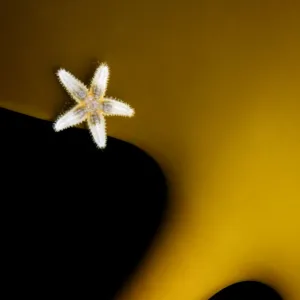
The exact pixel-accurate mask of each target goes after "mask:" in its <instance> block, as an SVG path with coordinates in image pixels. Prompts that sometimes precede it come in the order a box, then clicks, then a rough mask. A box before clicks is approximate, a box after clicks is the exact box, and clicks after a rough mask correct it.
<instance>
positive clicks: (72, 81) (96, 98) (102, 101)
mask: <svg viewBox="0 0 300 300" xmlns="http://www.w3.org/2000/svg"><path fill="white" fill-rule="evenodd" d="M57 76H58V78H59V80H60V82H61V84H62V85H63V86H64V88H65V89H66V90H67V92H68V93H69V94H70V96H71V97H72V98H73V99H74V100H75V101H76V102H77V105H76V106H74V107H73V108H72V109H70V110H69V111H67V112H66V113H65V114H63V115H61V116H60V117H59V118H58V119H57V120H56V122H55V123H54V130H55V131H61V130H64V129H66V128H69V127H72V126H75V125H78V124H80V123H82V122H84V121H87V123H88V127H89V130H90V132H91V134H92V137H93V140H94V142H95V143H96V145H97V146H98V147H99V148H102V149H103V148H105V147H106V140H107V135H106V126H105V118H104V117H105V116H124V117H132V116H133V115H134V109H133V108H131V107H130V106H129V105H128V104H126V103H123V102H122V101H118V100H116V99H114V98H109V97H104V96H105V92H106V87H107V83H108V77H109V68H108V66H107V65H106V64H100V66H99V67H98V68H97V70H96V72H95V74H94V77H93V79H92V81H91V85H90V88H89V89H88V88H87V87H86V86H85V85H84V84H83V83H82V82H81V81H79V80H78V79H77V78H75V77H74V76H73V75H72V74H71V73H69V72H68V71H66V70H64V69H60V70H58V72H57Z"/></svg>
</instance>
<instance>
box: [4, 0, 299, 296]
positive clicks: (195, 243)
mask: <svg viewBox="0 0 300 300" xmlns="http://www.w3.org/2000/svg"><path fill="white" fill-rule="evenodd" d="M5 2H6V1H5ZM17 2H19V3H17V4H15V3H14V1H12V2H8V1H7V2H6V3H5V4H4V8H3V7H2V9H1V12H0V14H1V15H0V28H1V29H0V31H1V37H2V40H1V44H2V46H1V50H0V53H1V56H0V59H1V75H0V76H1V94H0V106H1V107H5V108H9V109H11V110H14V111H19V112H23V113H25V114H28V115H33V116H36V117H39V118H42V119H48V120H53V119H54V118H55V117H56V116H57V114H58V113H59V112H60V111H61V109H62V108H63V103H64V102H65V101H66V100H67V99H68V96H67V95H66V94H65V92H64V90H63V89H62V88H61V86H60V85H59V84H58V81H57V79H56V77H55V75H54V72H55V71H56V69H57V68H59V67H64V68H66V69H68V70H69V71H71V72H72V73H73V74H75V75H76V76H78V77H79V78H80V79H82V80H83V81H87V80H89V78H90V77H91V75H92V73H93V71H94V69H95V67H96V66H97V63H98V62H101V61H106V62H107V63H108V64H109V66H110V67H111V80H110V84H109V87H108V94H109V95H111V96H116V97H119V98H121V99H123V100H124V101H125V102H128V103H130V104H131V105H132V106H133V107H134V108H135V109H136V116H135V118H134V119H130V120H127V119H126V120H124V119H122V118H111V119H109V120H108V131H109V135H111V136H114V137H118V138H120V139H124V140H127V141H130V142H132V143H133V144H136V145H137V146H140V147H141V148H143V149H145V150H146V151H148V152H149V153H150V154H151V155H152V156H153V157H154V158H155V159H156V160H157V161H158V162H159V163H160V164H161V166H162V167H163V169H164V171H165V173H166V176H167V177H168V180H169V183H170V189H171V198H170V203H171V206H170V209H169V211H168V215H167V218H166V220H165V223H164V224H163V225H162V228H161V232H160V234H159V235H158V236H157V239H156V240H155V242H154V244H153V247H152V248H151V249H150V250H149V253H148V255H147V256H146V257H145V260H144V261H143V263H142V264H141V266H140V268H139V269H138V270H137V272H136V274H135V276H134V278H132V280H131V281H130V282H129V283H128V284H127V286H126V287H125V288H124V291H123V293H122V294H121V295H119V296H118V299H122V300H140V299H142V300H160V299H163V300H183V299H189V300H204V299H207V298H208V297H209V296H211V295H212V294H213V293H215V292H216V291H217V290H219V289H220V288H223V287H224V286H225V285H228V284H230V283H233V282H235V281H239V280H245V279H255V280H259V281H264V282H266V283H269V284H271V285H272V286H274V287H275V288H277V289H278V291H279V292H281V293H282V295H284V296H285V297H286V299H290V300H293V299H295V300H296V299H299V295H300V284H299V283H300V185H299V180H300V156H299V150H300V104H299V103H300V2H299V1H296V0H295V1H288V0H287V1H283V0H282V1H279V0H248V1H246V0H235V1H234V0H227V1H225V0H223V1H222V0H207V1H204V0H202V1H201V0H198V1H189V0H186V1H180V0H174V1H166V0H152V1H136V0H126V1H121V0H116V1H97V0H74V1H67V0H66V1H58V0H57V1H56V0H43V1H35V0H24V1H17ZM2 6H3V5H2ZM141 201H142V199H141Z"/></svg>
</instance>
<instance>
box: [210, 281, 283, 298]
mask: <svg viewBox="0 0 300 300" xmlns="http://www.w3.org/2000/svg"><path fill="white" fill-rule="evenodd" d="M282 299H283V298H282V297H281V296H280V295H279V294H278V292H277V291H275V290H274V289H273V288H272V287H270V286H268V285H266V284H264V283H261V282H257V281H243V282H238V283H235V284H233V285H230V286H228V287H226V288H224V289H223V290H221V291H220V292H218V293H217V294H215V295H214V296H213V297H211V298H210V299H209V300H282Z"/></svg>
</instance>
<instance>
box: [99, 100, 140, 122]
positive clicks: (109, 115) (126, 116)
mask: <svg viewBox="0 0 300 300" xmlns="http://www.w3.org/2000/svg"><path fill="white" fill-rule="evenodd" d="M103 99H104V101H105V100H113V101H117V102H121V103H123V104H125V105H127V106H128V107H129V108H130V109H131V110H132V115H130V116H128V115H120V114H107V113H104V112H103V115H104V116H106V117H114V116H117V117H123V118H132V117H134V116H135V109H134V108H133V107H131V105H129V104H128V103H126V102H124V101H123V100H120V99H118V98H114V97H104V98H103Z"/></svg>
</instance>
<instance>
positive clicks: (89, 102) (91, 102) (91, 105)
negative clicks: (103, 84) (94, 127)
mask: <svg viewBox="0 0 300 300" xmlns="http://www.w3.org/2000/svg"><path fill="white" fill-rule="evenodd" d="M85 105H86V110H87V111H89V112H93V111H96V110H102V104H101V102H100V101H99V100H96V99H95V98H94V97H93V96H92V95H88V96H87V98H86V99H85Z"/></svg>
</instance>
